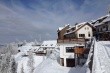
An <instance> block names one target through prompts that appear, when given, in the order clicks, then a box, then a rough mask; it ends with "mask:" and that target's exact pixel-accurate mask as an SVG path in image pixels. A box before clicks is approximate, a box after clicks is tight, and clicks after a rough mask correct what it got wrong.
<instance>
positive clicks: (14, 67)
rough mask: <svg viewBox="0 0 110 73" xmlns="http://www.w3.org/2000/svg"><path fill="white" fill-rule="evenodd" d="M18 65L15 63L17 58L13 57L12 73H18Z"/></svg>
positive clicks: (11, 63) (11, 62)
mask: <svg viewBox="0 0 110 73" xmlns="http://www.w3.org/2000/svg"><path fill="white" fill-rule="evenodd" d="M16 69H17V63H16V61H15V58H14V56H12V57H11V60H10V69H9V71H10V73H17V70H16Z"/></svg>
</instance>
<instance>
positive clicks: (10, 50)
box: [0, 44, 17, 73]
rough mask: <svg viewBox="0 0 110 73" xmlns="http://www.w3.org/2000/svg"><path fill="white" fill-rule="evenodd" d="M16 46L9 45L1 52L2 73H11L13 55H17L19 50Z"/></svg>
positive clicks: (0, 67)
mask: <svg viewBox="0 0 110 73" xmlns="http://www.w3.org/2000/svg"><path fill="white" fill-rule="evenodd" d="M14 46H15V45H14V44H8V45H7V46H6V47H4V48H3V49H2V50H0V51H1V52H0V56H1V58H0V73H9V72H10V71H9V70H10V69H9V68H10V64H11V61H10V59H11V55H13V54H15V53H17V52H16V51H17V49H16V48H15V47H14Z"/></svg>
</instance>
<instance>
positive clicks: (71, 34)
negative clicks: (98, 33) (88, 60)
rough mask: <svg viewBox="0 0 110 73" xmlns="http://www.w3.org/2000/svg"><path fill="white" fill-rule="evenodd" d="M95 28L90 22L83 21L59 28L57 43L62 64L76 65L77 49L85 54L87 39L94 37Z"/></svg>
mask: <svg viewBox="0 0 110 73" xmlns="http://www.w3.org/2000/svg"><path fill="white" fill-rule="evenodd" d="M93 28H94V27H93V26H92V25H91V24H90V23H88V22H83V23H79V24H76V25H75V26H70V25H67V26H65V27H64V28H62V29H60V30H59V29H58V31H57V32H58V39H57V43H58V46H59V49H60V64H61V65H62V66H68V67H74V66H75V64H76V63H75V57H76V54H78V52H76V51H75V49H78V50H77V51H80V52H81V53H80V54H83V51H84V49H85V48H84V47H85V41H86V40H89V39H91V38H92V37H93ZM76 46H77V47H76ZM78 46H79V47H78ZM80 47H81V48H80Z"/></svg>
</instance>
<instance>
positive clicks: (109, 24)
mask: <svg viewBox="0 0 110 73" xmlns="http://www.w3.org/2000/svg"><path fill="white" fill-rule="evenodd" d="M92 24H93V25H94V26H95V27H96V32H95V35H96V38H97V39H99V40H110V14H108V15H105V16H102V17H100V18H99V19H97V20H96V21H94V22H93V23H92Z"/></svg>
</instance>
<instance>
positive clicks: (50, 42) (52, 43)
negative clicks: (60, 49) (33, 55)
mask: <svg viewBox="0 0 110 73" xmlns="http://www.w3.org/2000/svg"><path fill="white" fill-rule="evenodd" d="M56 44H57V40H47V41H43V43H42V45H41V47H55V46H56Z"/></svg>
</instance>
